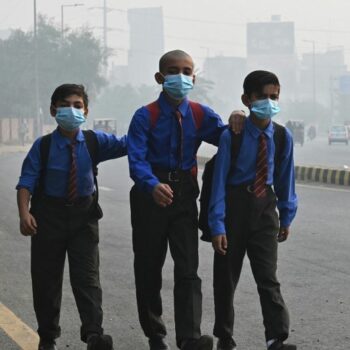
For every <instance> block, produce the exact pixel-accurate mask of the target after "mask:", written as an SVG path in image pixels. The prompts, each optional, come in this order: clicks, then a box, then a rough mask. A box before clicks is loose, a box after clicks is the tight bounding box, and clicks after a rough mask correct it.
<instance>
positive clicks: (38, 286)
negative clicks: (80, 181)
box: [31, 197, 103, 342]
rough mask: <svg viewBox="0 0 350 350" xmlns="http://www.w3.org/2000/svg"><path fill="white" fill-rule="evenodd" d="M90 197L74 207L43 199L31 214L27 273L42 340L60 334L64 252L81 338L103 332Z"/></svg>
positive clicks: (95, 225)
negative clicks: (33, 225)
mask: <svg viewBox="0 0 350 350" xmlns="http://www.w3.org/2000/svg"><path fill="white" fill-rule="evenodd" d="M95 207H96V206H95V203H94V199H93V197H88V198H86V199H85V200H83V201H81V203H80V204H77V205H74V206H65V205H64V204H63V203H62V202H61V201H59V200H55V199H52V198H51V199H50V198H47V197H46V198H42V199H40V200H37V201H36V204H35V209H34V210H33V215H34V217H35V219H36V220H37V224H38V230H37V234H36V235H34V236H33V237H32V245H31V272H32V283H33V298H34V309H35V313H36V317H37V321H38V326H39V328H38V333H39V336H40V337H41V338H43V339H48V340H52V339H55V338H57V337H59V336H60V333H61V329H60V326H59V318H60V309H61V299H62V282H63V270H64V263H65V258H66V254H67V253H68V260H69V272H70V281H71V286H72V289H73V293H74V297H75V301H76V304H77V307H78V311H79V315H80V319H81V322H82V327H81V339H82V340H83V341H85V342H86V337H87V335H88V334H89V333H98V334H102V332H103V329H102V328H101V325H102V307H101V305H102V291H101V286H100V279H99V251H98V242H99V232H98V220H97V218H96V214H95Z"/></svg>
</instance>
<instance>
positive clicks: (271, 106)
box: [250, 98, 281, 119]
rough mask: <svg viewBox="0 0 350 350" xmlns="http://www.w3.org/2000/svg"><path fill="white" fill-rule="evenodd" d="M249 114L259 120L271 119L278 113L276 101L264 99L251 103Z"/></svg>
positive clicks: (278, 108)
mask: <svg viewBox="0 0 350 350" xmlns="http://www.w3.org/2000/svg"><path fill="white" fill-rule="evenodd" d="M250 110H251V112H253V113H254V115H255V116H256V117H257V118H259V119H271V118H273V117H274V116H275V115H276V114H277V113H279V112H280V110H281V109H280V107H279V105H278V101H274V100H271V99H269V98H266V99H264V100H257V101H254V102H252V105H251V109H250Z"/></svg>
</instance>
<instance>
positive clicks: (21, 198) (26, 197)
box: [17, 188, 37, 236]
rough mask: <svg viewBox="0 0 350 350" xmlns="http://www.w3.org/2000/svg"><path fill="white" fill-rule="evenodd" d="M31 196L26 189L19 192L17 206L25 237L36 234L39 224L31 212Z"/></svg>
mask: <svg viewBox="0 0 350 350" xmlns="http://www.w3.org/2000/svg"><path fill="white" fill-rule="evenodd" d="M30 197H31V194H30V192H29V191H28V190H27V189H26V188H20V189H19V190H18V191H17V205H18V213H19V219H20V231H21V233H22V235H24V236H32V235H35V234H36V229H37V224H36V221H35V218H34V217H33V215H32V214H30V212H29V201H30Z"/></svg>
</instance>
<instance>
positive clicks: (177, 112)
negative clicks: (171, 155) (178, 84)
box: [175, 110, 184, 169]
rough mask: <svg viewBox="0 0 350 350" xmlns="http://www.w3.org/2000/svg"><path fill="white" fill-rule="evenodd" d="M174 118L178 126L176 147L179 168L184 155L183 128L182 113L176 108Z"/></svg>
mask: <svg viewBox="0 0 350 350" xmlns="http://www.w3.org/2000/svg"><path fill="white" fill-rule="evenodd" d="M175 113H176V119H177V122H178V127H179V147H178V162H179V164H178V165H179V168H180V169H181V167H182V160H183V155H184V150H183V141H184V135H183V128H182V115H181V112H180V111H179V110H176V112H175Z"/></svg>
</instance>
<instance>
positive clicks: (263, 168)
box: [254, 132, 267, 198]
mask: <svg viewBox="0 0 350 350" xmlns="http://www.w3.org/2000/svg"><path fill="white" fill-rule="evenodd" d="M266 181H267V141H266V136H265V134H264V133H263V132H262V133H261V134H260V136H259V147H258V156H257V160H256V177H255V182H254V194H255V196H256V197H257V198H262V197H265V196H266Z"/></svg>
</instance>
